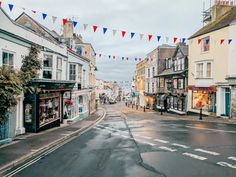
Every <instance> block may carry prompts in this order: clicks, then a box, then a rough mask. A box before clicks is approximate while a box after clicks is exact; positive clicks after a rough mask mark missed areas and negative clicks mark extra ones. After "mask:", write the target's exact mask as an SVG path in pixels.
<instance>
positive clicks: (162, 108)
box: [161, 107, 163, 115]
mask: <svg viewBox="0 0 236 177" xmlns="http://www.w3.org/2000/svg"><path fill="white" fill-rule="evenodd" d="M161 115H163V108H162V107H161Z"/></svg>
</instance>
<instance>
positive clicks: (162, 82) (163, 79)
mask: <svg viewBox="0 0 236 177" xmlns="http://www.w3.org/2000/svg"><path fill="white" fill-rule="evenodd" d="M160 87H161V88H163V87H165V78H163V77H161V78H160Z"/></svg>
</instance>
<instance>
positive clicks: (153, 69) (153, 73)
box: [152, 67, 155, 77]
mask: <svg viewBox="0 0 236 177" xmlns="http://www.w3.org/2000/svg"><path fill="white" fill-rule="evenodd" d="M152 76H153V77H154V76H155V67H153V68H152Z"/></svg>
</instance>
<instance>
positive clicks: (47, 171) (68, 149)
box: [5, 104, 236, 177]
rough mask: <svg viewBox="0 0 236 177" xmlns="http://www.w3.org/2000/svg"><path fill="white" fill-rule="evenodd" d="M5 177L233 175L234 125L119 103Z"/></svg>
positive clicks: (235, 162) (235, 169) (235, 161)
mask: <svg viewBox="0 0 236 177" xmlns="http://www.w3.org/2000/svg"><path fill="white" fill-rule="evenodd" d="M105 109H106V116H105V118H104V119H103V120H102V121H101V122H99V123H98V124H96V125H95V126H93V127H92V128H91V129H89V130H88V131H87V132H85V133H83V134H82V135H80V136H76V137H74V138H73V140H71V141H69V142H66V143H65V144H63V145H62V146H60V147H58V148H55V149H53V150H51V151H48V152H46V153H44V154H41V155H40V156H38V157H36V158H34V159H31V160H29V161H27V162H25V163H24V164H21V165H19V166H16V167H15V168H13V169H11V170H10V171H8V172H7V173H6V174H5V175H6V177H10V176H14V177H35V176H40V177H48V176H50V177H190V176H191V177H199V176H202V177H212V176H214V177H235V174H236V142H235V139H236V125H234V124H228V123H218V122H206V121H201V122H199V121H193V120H190V119H188V120H179V119H174V118H175V117H174V116H173V118H171V117H170V118H166V117H163V116H160V115H159V114H158V113H156V112H152V111H147V112H145V113H144V112H142V111H136V110H132V109H130V108H127V107H125V106H124V105H123V104H116V105H106V106H105Z"/></svg>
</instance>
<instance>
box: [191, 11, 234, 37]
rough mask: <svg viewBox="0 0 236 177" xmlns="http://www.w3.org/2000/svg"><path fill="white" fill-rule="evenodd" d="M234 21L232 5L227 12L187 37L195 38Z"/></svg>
mask: <svg viewBox="0 0 236 177" xmlns="http://www.w3.org/2000/svg"><path fill="white" fill-rule="evenodd" d="M234 22H236V7H232V8H231V9H230V10H229V11H228V12H226V13H225V14H224V15H222V17H220V18H219V19H216V20H215V21H213V22H211V23H209V24H208V25H206V26H204V27H203V28H201V29H200V30H199V31H197V32H196V33H195V34H193V35H192V36H191V37H190V38H189V39H192V38H196V37H198V36H201V35H204V34H207V33H210V32H213V31H216V30H219V29H221V28H224V27H227V26H229V25H230V24H231V23H234Z"/></svg>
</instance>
